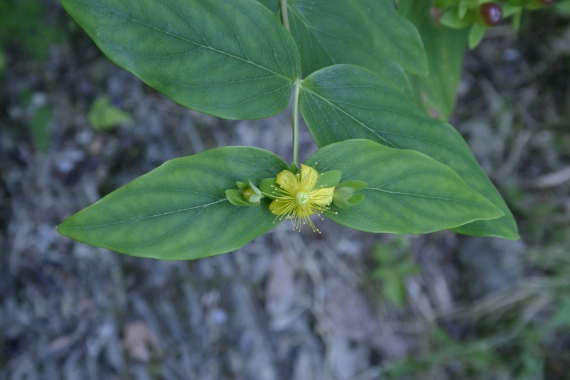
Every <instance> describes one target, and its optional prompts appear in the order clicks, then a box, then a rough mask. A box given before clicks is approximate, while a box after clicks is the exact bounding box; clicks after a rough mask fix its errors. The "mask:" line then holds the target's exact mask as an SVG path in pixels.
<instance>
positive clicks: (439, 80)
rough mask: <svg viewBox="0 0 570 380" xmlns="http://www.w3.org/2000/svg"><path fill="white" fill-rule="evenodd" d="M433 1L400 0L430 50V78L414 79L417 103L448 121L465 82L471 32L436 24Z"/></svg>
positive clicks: (411, 79)
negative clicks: (462, 80)
mask: <svg viewBox="0 0 570 380" xmlns="http://www.w3.org/2000/svg"><path fill="white" fill-rule="evenodd" d="M432 4H433V1H432V0H400V1H399V2H398V9H399V11H400V13H401V14H403V15H404V16H406V17H407V18H408V19H410V20H411V21H412V22H413V23H414V24H415V25H416V27H417V28H418V30H419V32H420V35H421V36H422V40H423V43H424V46H425V48H426V52H427V57H428V65H429V75H428V76H418V75H410V81H411V82H412V86H413V88H414V92H415V94H416V103H417V104H418V105H422V106H423V107H424V108H425V110H426V112H428V113H429V114H430V115H432V116H435V117H438V118H440V119H442V120H448V119H449V117H450V116H451V113H452V111H453V106H454V104H455V93H456V91H457V85H458V84H459V80H460V79H461V68H462V64H463V56H464V54H465V48H466V47H467V36H468V34H469V28H465V29H450V28H447V27H445V26H442V25H438V24H436V23H435V22H434V20H433V17H432V14H431V12H430V11H431V7H432Z"/></svg>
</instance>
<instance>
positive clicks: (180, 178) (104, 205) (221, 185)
mask: <svg viewBox="0 0 570 380" xmlns="http://www.w3.org/2000/svg"><path fill="white" fill-rule="evenodd" d="M286 168H287V165H286V164H285V162H284V161H283V160H282V159H281V158H279V157H278V156H276V155H275V154H273V153H270V152H268V151H266V150H262V149H257V148H251V147H225V148H219V149H213V150H210V151H207V152H204V153H200V154H197V155H194V156H189V157H182V158H176V159H174V160H171V161H168V162H166V163H165V164H163V165H162V166H160V167H158V168H157V169H155V170H153V171H151V172H150V173H148V174H145V175H143V176H141V177H139V178H137V179H135V180H134V181H132V182H130V183H128V184H126V185H125V186H123V187H121V188H119V189H117V190H116V191H114V192H112V193H111V194H109V195H107V196H106V197H104V198H103V199H101V200H99V201H98V202H96V203H94V204H93V205H91V206H89V207H87V208H85V209H83V210H81V211H79V212H78V213H77V214H75V215H73V216H71V217H70V218H68V219H66V220H65V221H64V222H63V223H62V224H61V225H59V227H58V231H59V232H60V233H61V234H63V235H65V236H69V237H71V238H73V239H75V240H78V241H80V242H83V243H87V244H91V245H95V246H98V247H103V248H108V249H111V250H114V251H117V252H121V253H125V254H128V255H132V256H140V257H152V258H157V259H167V260H189V259H196V258H200V257H206V256H212V255H217V254H220V253H225V252H229V251H232V250H235V249H238V248H240V247H242V246H243V245H245V244H246V243H248V242H249V241H251V240H253V239H254V238H256V237H257V236H259V235H262V234H264V233H265V232H267V231H269V230H271V229H272V228H273V227H274V226H275V216H274V215H273V214H271V212H270V211H269V209H268V206H267V204H268V201H267V200H266V199H265V200H262V203H261V205H260V206H256V207H237V206H234V205H232V204H231V203H230V202H229V201H228V200H227V198H226V194H225V191H226V190H227V189H232V188H236V181H240V182H243V181H245V180H246V179H249V180H251V181H252V182H253V183H258V182H259V180H261V179H264V178H268V177H275V176H276V175H277V174H278V173H279V172H280V171H281V170H284V169H286Z"/></svg>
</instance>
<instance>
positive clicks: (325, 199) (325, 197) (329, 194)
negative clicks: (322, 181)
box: [309, 186, 334, 206]
mask: <svg viewBox="0 0 570 380" xmlns="http://www.w3.org/2000/svg"><path fill="white" fill-rule="evenodd" d="M333 195H334V186H333V187H324V188H321V189H317V190H314V191H311V192H310V193H309V202H311V203H312V204H314V205H317V206H328V205H330V204H331V202H332V199H333Z"/></svg>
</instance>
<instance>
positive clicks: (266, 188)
mask: <svg viewBox="0 0 570 380" xmlns="http://www.w3.org/2000/svg"><path fill="white" fill-rule="evenodd" d="M275 186H277V183H276V182H275V177H274V178H264V179H262V180H261V181H259V190H260V191H261V193H262V194H263V195H265V196H266V197H269V198H271V199H273V198H275V197H274V196H273V189H275Z"/></svg>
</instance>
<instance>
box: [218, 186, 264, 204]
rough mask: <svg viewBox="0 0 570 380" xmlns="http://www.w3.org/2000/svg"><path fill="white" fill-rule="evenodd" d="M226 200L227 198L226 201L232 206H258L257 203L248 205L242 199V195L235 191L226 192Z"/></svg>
mask: <svg viewBox="0 0 570 380" xmlns="http://www.w3.org/2000/svg"><path fill="white" fill-rule="evenodd" d="M226 198H228V201H230V203H231V204H233V205H234V206H257V205H259V202H257V203H255V202H254V203H250V202H248V201H246V200H245V198H244V197H243V193H242V192H241V191H240V190H237V189H229V190H226Z"/></svg>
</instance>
